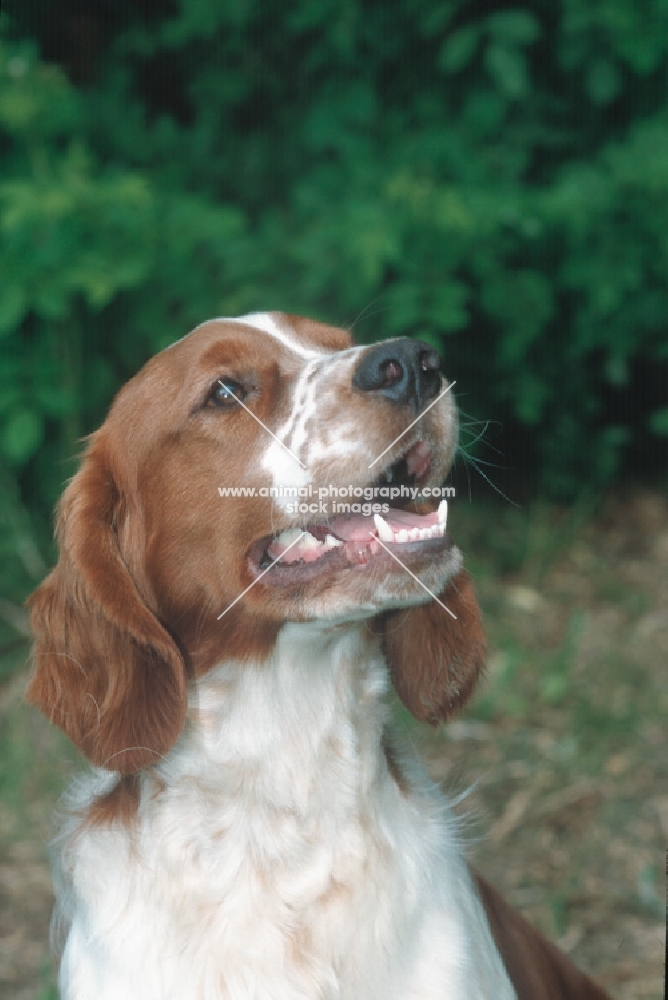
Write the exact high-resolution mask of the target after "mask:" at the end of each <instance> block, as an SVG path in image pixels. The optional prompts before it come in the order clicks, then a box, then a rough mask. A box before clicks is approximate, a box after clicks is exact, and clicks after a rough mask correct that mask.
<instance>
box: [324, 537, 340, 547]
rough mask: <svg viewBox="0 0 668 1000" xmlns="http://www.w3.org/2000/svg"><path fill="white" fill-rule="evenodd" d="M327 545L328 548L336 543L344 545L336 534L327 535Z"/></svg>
mask: <svg viewBox="0 0 668 1000" xmlns="http://www.w3.org/2000/svg"><path fill="white" fill-rule="evenodd" d="M325 545H326V546H327V548H328V549H333V548H334V546H335V545H343V542H342V541H341V540H340V539H339V538H334V535H327V536H326V538H325Z"/></svg>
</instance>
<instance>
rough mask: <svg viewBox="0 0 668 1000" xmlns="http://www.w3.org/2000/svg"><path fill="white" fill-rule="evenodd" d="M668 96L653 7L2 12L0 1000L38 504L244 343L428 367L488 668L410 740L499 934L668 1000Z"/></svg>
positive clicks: (52, 739) (407, 3) (32, 720)
mask: <svg viewBox="0 0 668 1000" xmlns="http://www.w3.org/2000/svg"><path fill="white" fill-rule="evenodd" d="M667 71H668V0H588V2H584V0H518V2H517V3H516V4H513V3H511V4H508V3H500V2H498V0H481V2H470V0H285V2H284V3H277V2H275V0H169V2H165V0H97V2H96V3H94V4H92V3H90V2H89V0H59V3H58V4H57V5H54V4H53V3H52V2H50V0H21V2H20V3H19V2H18V0H5V3H4V4H3V7H2V15H1V17H0V752H1V754H2V758H1V759H0V996H2V997H4V996H7V997H22V998H23V997H25V998H31V1000H32V998H39V1000H43V998H46V997H51V996H54V995H55V994H54V993H53V985H52V983H53V977H52V971H51V966H50V961H49V955H48V945H47V925H48V914H49V908H50V902H51V897H50V880H49V875H48V868H47V865H46V860H45V859H46V842H47V841H48V838H49V836H50V835H51V833H52V831H53V827H52V825H51V820H50V815H51V812H52V809H53V805H54V801H55V799H56V796H57V794H58V792H59V791H60V789H61V788H62V786H63V782H64V780H65V777H66V775H67V774H68V772H69V771H70V770H71V768H72V764H73V763H74V762H75V754H74V752H73V751H71V750H70V749H69V747H68V745H67V744H66V742H65V741H64V740H63V739H60V737H59V735H58V734H57V733H55V732H53V731H52V730H51V729H49V727H48V726H47V725H46V724H45V723H43V722H42V720H40V719H38V718H37V717H36V716H35V715H34V714H33V713H30V712H28V711H27V710H26V709H25V708H23V707H21V706H20V697H21V692H22V689H23V686H24V685H25V678H26V669H27V668H26V662H27V626H26V617H25V613H24V611H23V608H22V603H23V600H24V599H25V597H26V596H27V594H28V593H29V592H30V590H31V589H33V588H34V586H35V585H36V584H37V583H38V582H39V581H40V579H41V578H42V576H43V575H44V573H45V572H46V570H47V569H48V567H49V566H50V565H51V564H52V563H53V561H54V559H55V550H54V547H53V544H52V541H51V525H52V513H51V512H52V509H53V505H54V503H55V501H56V499H57V497H58V495H59V494H60V492H61V490H62V487H63V484H64V483H65V481H66V480H67V478H68V477H69V476H70V475H71V474H72V472H73V471H74V469H75V467H76V456H77V454H78V453H79V452H80V449H81V439H82V438H83V436H84V435H86V434H87V433H89V432H90V431H92V430H93V429H95V427H96V426H98V425H99V423H100V422H101V421H102V419H103V418H104V415H105V412H106V410H107V409H108V406H109V404H110V402H111V400H112V398H113V395H114V393H115V392H116V391H117V389H118V388H119V386H120V385H121V384H122V383H123V382H124V381H125V380H126V379H128V378H129V377H130V376H131V375H133V374H134V373H135V372H136V371H137V370H138V369H139V367H140V366H141V365H142V364H143V362H144V361H145V360H146V359H147V358H149V357H150V356H151V355H152V354H154V353H155V352H156V351H158V350H160V349H161V348H163V347H165V346H166V345H168V344H169V343H171V342H172V341H173V340H175V339H177V338H179V337H181V336H183V334H185V333H186V332H187V331H188V330H189V329H190V328H191V327H193V326H194V325H195V324H197V323H198V322H200V321H202V320H203V319H206V318H208V317H211V316H216V315H237V314H240V313H243V312H248V311H253V310H269V309H280V310H285V311H288V312H294V313H301V314H306V315H309V316H313V317H317V318H319V319H322V320H325V321H327V322H331V323H334V324H337V325H342V326H347V327H350V328H351V329H352V330H353V332H354V335H355V336H356V338H357V339H358V340H359V341H361V342H370V341H372V340H374V339H382V338H386V337H389V336H407V335H408V336H416V337H419V338H421V339H422V340H426V341H429V342H430V343H432V344H433V345H435V346H436V347H437V348H438V349H439V350H440V351H441V353H442V355H443V357H444V360H445V365H444V367H445V371H446V373H447V375H448V377H449V378H450V379H456V380H457V400H458V404H459V406H460V411H461V413H462V433H461V447H460V453H459V456H458V460H457V467H456V469H455V474H454V483H455V485H456V488H457V499H456V501H455V502H454V503H453V507H452V511H451V519H452V520H451V523H452V527H453V531H454V532H455V534H456V536H457V539H458V541H459V543H460V545H461V546H462V548H463V549H464V551H465V553H466V556H467V558H468V562H469V566H470V567H471V568H472V570H473V572H474V575H475V576H476V579H477V582H478V587H479V592H480V596H481V601H482V604H483V608H484V610H485V614H486V618H487V623H488V631H489V635H490V664H489V676H488V679H487V682H486V684H485V685H484V686H483V688H482V689H481V692H480V694H479V696H478V697H477V699H476V700H475V701H474V702H473V704H472V705H471V706H470V708H469V709H468V711H467V713H466V715H465V716H464V717H463V718H462V719H461V720H457V721H456V722H455V723H454V724H453V726H451V727H449V728H448V729H446V731H445V732H444V733H442V734H439V735H436V736H433V735H432V736H428V737H425V736H422V735H421V734H420V733H417V732H415V733H412V737H411V738H414V739H415V740H416V741H418V742H420V743H421V744H422V748H423V751H424V753H425V754H426V755H427V757H428V758H429V760H430V766H431V767H432V769H433V772H434V774H435V775H436V776H437V777H439V779H440V780H442V781H443V782H444V783H445V785H446V786H447V787H449V788H454V789H455V790H457V789H461V788H465V787H468V786H470V785H472V784H473V783H474V782H476V783H477V784H476V785H475V788H474V791H473V792H472V793H471V794H470V795H469V796H468V799H467V800H466V801H465V802H464V804H463V807H462V808H463V810H464V812H465V813H466V814H467V816H468V820H467V823H469V824H470V827H471V853H472V856H473V857H474V859H475V860H476V861H477V863H479V864H480V866H481V867H482V868H483V870H484V871H485V872H486V873H487V874H488V875H490V876H491V877H492V878H493V879H494V880H495V881H496V883H497V885H499V886H500V887H501V888H502V889H504V891H505V892H506V894H507V895H508V896H509V897H510V899H511V900H512V901H513V902H514V903H515V904H516V905H518V906H519V907H520V908H521V909H522V910H523V912H525V913H526V914H527V915H528V916H529V917H530V918H531V919H532V920H534V922H536V923H538V924H539V925H540V926H541V927H542V928H543V929H544V930H545V931H546V932H547V933H548V934H550V936H552V937H554V938H556V939H557V940H559V941H560V943H561V945H562V947H564V948H565V949H566V950H567V951H570V952H571V953H572V954H573V957H574V958H575V959H576V960H577V961H578V962H580V963H581V964H583V965H585V966H586V967H588V968H589V969H590V970H591V971H593V972H594V973H596V975H597V976H598V977H599V978H600V979H601V981H602V982H604V983H605V984H606V985H607V986H608V988H609V989H610V990H611V991H612V992H613V993H614V994H615V995H616V996H617V997H619V998H622V997H623V998H625V1000H627V998H628V1000H640V998H643V1000H646V998H652V1000H654V998H658V997H659V996H660V995H661V992H662V982H663V948H664V943H663V940H664V939H663V933H664V928H665V924H664V920H665V909H664V907H665V883H664V863H665V854H664V851H665V846H666V842H667V841H668V751H667V749H666V744H665V719H666V713H667V712H668V681H667V678H666V670H665V664H666V660H667V658H668V596H667V595H668V586H667V584H668V503H667V501H666V494H665V486H666V457H667V455H668V449H667V444H668V282H667V280H666V278H667V275H668V113H667V112H668V73H667ZM406 725H407V726H408V725H409V723H408V722H406ZM490 831H491V832H490Z"/></svg>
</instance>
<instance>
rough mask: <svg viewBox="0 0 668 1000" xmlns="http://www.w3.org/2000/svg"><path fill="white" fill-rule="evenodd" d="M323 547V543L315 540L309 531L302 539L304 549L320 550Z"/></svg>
mask: <svg viewBox="0 0 668 1000" xmlns="http://www.w3.org/2000/svg"><path fill="white" fill-rule="evenodd" d="M322 545H323V542H319V541H318V539H317V538H314V537H313V535H312V534H311V533H310V532H309V531H307V532H306V534H305V535H304V537H303V538H302V544H301V547H302V548H303V549H319V548H320V547H321V546H322Z"/></svg>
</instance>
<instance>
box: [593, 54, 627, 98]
mask: <svg viewBox="0 0 668 1000" xmlns="http://www.w3.org/2000/svg"><path fill="white" fill-rule="evenodd" d="M621 85H622V80H621V77H620V75H619V70H618V69H617V67H616V66H615V64H614V63H613V62H610V60H609V59H596V60H595V61H594V62H593V63H592V65H591V66H590V67H589V70H588V72H587V78H586V87H587V93H588V94H589V96H590V98H591V99H592V101H593V102H594V104H601V105H603V104H609V103H610V101H614V99H615V97H617V94H618V93H619V90H620V87H621Z"/></svg>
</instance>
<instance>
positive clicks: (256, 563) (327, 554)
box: [249, 442, 452, 586]
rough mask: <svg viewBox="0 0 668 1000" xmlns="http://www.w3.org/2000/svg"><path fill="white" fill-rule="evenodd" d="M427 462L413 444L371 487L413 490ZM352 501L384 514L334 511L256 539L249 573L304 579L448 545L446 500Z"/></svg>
mask: <svg viewBox="0 0 668 1000" xmlns="http://www.w3.org/2000/svg"><path fill="white" fill-rule="evenodd" d="M430 466H431V451H430V449H429V446H428V445H426V444H425V443H424V442H418V443H417V444H415V445H413V446H412V447H411V448H409V450H408V451H407V452H406V453H405V454H404V455H403V456H402V457H401V458H400V459H398V460H397V461H396V462H394V463H393V464H392V465H390V466H389V467H387V468H386V469H385V470H384V471H383V473H381V475H380V476H379V477H378V479H377V480H375V482H374V483H373V484H371V485H372V486H373V487H378V488H380V487H383V486H387V485H390V486H394V487H399V488H401V487H402V486H403V487H406V488H408V489H411V490H415V489H416V488H419V487H420V484H421V482H422V483H424V480H425V479H426V477H427V476H428V473H429V469H430ZM357 503H364V504H365V506H367V507H369V508H371V507H372V506H374V505H380V504H387V505H389V510H388V511H387V512H386V513H383V514H379V513H373V512H372V511H371V512H370V513H368V514H365V513H351V514H337V513H335V514H333V515H332V516H330V517H329V518H327V519H326V520H319V521H314V522H313V523H307V524H305V525H303V526H302V527H291V528H288V529H286V530H285V531H282V532H281V533H280V534H278V535H269V536H266V537H264V538H261V539H259V540H258V541H257V542H255V543H254V544H253V546H252V547H251V550H250V553H249V559H250V565H251V569H252V570H253V573H254V575H257V574H259V573H264V574H265V580H266V582H267V583H269V582H271V583H274V584H277V585H279V586H280V585H288V584H299V583H307V582H308V581H310V580H314V579H316V578H317V577H319V576H321V575H323V574H326V573H332V572H336V571H338V570H341V569H345V568H346V567H353V566H360V567H361V566H366V565H367V564H370V563H376V562H380V561H387V562H388V564H389V565H388V568H391V567H392V564H393V563H394V567H395V568H396V563H395V560H394V559H392V554H393V555H395V556H396V558H397V559H399V560H401V561H402V562H406V563H408V564H410V563H414V562H416V559H417V560H418V561H419V557H420V556H423V555H433V556H435V555H437V554H438V553H440V552H442V551H445V550H446V549H447V548H449V547H450V546H451V545H452V540H451V539H450V537H449V536H448V535H447V534H446V522H447V509H448V507H447V501H446V500H442V501H441V503H440V504H439V505H438V507H437V508H436V509H432V510H428V511H426V512H425V508H424V506H423V505H420V507H419V508H418V505H417V504H416V503H414V502H412V501H411V500H410V497H408V496H403V497H401V496H399V497H395V498H390V499H388V498H384V497H382V496H377V495H376V496H375V497H374V499H373V500H372V501H361V500H359V499H358V500H357ZM432 506H434V502H433V501H432ZM406 508H411V509H406Z"/></svg>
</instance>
